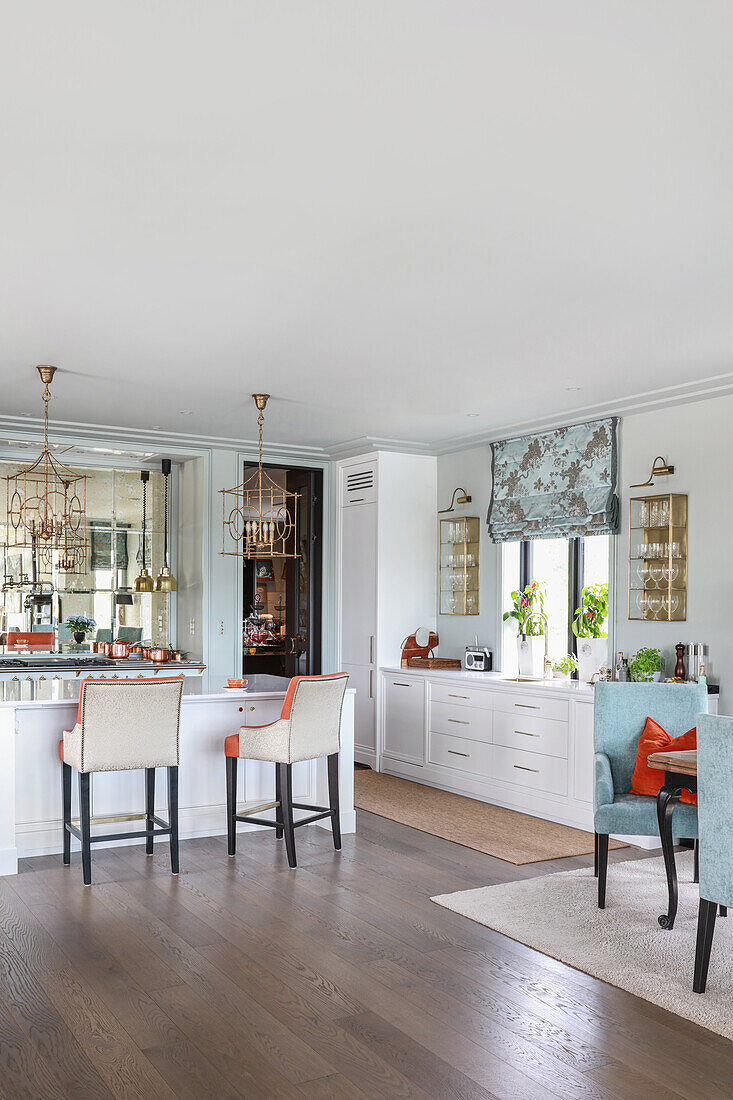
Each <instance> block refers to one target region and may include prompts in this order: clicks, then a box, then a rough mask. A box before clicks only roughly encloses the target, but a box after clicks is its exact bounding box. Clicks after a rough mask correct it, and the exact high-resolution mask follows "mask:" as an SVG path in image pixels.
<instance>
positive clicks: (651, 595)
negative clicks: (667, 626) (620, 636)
mask: <svg viewBox="0 0 733 1100" xmlns="http://www.w3.org/2000/svg"><path fill="white" fill-rule="evenodd" d="M646 606H647V608H648V609H649V611H650V612H651V615H652V618H653V619H658V618H659V612H660V611H661V610H662V596H661V594H660V593H659V592H648V593H647V600H646Z"/></svg>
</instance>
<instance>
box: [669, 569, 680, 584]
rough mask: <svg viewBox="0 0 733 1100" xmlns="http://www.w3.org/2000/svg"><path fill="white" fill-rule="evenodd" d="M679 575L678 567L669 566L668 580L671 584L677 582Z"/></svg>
mask: <svg viewBox="0 0 733 1100" xmlns="http://www.w3.org/2000/svg"><path fill="white" fill-rule="evenodd" d="M679 575H680V570H679V566H677V565H672V566H670V570H669V579H670V581H671V583H672V584H674V582H675V581H676V580H677V578H678V577H679Z"/></svg>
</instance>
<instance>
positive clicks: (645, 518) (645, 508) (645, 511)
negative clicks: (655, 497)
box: [639, 500, 649, 527]
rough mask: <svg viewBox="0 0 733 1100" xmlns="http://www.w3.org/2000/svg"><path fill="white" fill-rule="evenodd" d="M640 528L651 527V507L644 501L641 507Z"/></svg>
mask: <svg viewBox="0 0 733 1100" xmlns="http://www.w3.org/2000/svg"><path fill="white" fill-rule="evenodd" d="M639 526H640V527H648V526H649V505H648V504H647V502H646V501H645V500H642V502H641V503H640V505H639Z"/></svg>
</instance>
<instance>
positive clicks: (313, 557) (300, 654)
mask: <svg viewBox="0 0 733 1100" xmlns="http://www.w3.org/2000/svg"><path fill="white" fill-rule="evenodd" d="M253 469H254V468H253V467H245V477H246V476H247V474H248V473H250V472H251V470H253ZM266 469H267V472H268V473H269V475H270V477H272V478H273V479H274V480H276V481H278V482H280V483H281V484H282V485H283V488H286V489H287V490H288V491H289V492H294V493H298V494H299V495H298V500H297V505H296V507H297V553H298V557H293V558H271V557H267V556H264V555H263V557H261V558H257V559H256V560H255V561H251V560H247V559H245V560H244V562H243V577H242V579H243V586H242V592H243V601H242V619H243V631H242V674H243V675H244V676H249V677H251V676H252V675H254V674H257V673H268V674H270V675H275V676H288V677H290V676H311V675H314V674H315V673H318V672H320V671H321V593H322V584H323V554H322V544H323V472H322V471H321V470H311V469H301V468H297V469H296V468H287V467H282V466H269V465H268V466H267V467H266ZM293 549H296V548H295V546H294V545H293V544H291V545H290V546H289V547H288V550H289V552H292V550H293Z"/></svg>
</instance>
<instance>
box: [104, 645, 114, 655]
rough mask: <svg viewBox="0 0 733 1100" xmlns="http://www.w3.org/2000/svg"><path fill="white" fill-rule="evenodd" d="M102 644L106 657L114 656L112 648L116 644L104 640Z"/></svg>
mask: <svg viewBox="0 0 733 1100" xmlns="http://www.w3.org/2000/svg"><path fill="white" fill-rule="evenodd" d="M102 644H103V646H104V655H105V657H111V656H112V650H113V648H114V644H113V643H112V642H103V643H102Z"/></svg>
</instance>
